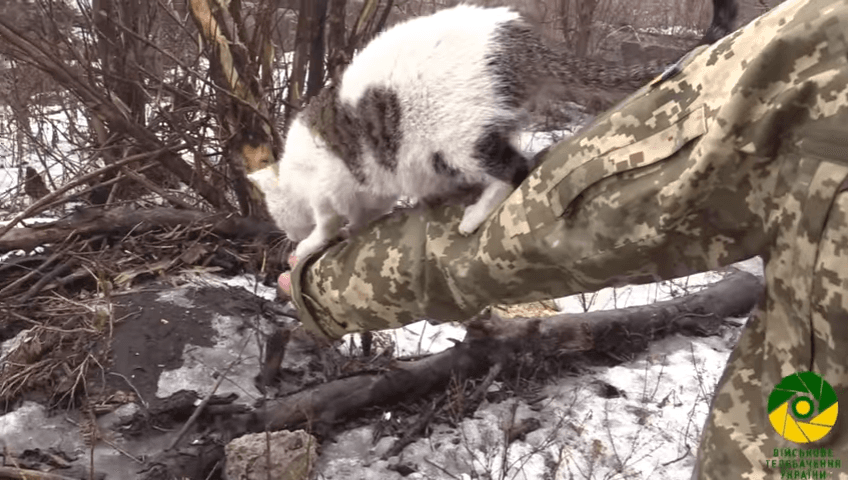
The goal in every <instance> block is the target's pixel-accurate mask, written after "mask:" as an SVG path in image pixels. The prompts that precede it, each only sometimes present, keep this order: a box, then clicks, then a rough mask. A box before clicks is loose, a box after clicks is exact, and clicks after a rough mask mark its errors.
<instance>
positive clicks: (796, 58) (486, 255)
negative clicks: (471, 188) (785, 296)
mask: <svg viewBox="0 0 848 480" xmlns="http://www.w3.org/2000/svg"><path fill="white" fill-rule="evenodd" d="M846 15H848V7H846V5H845V4H844V3H842V2H835V1H826V0H790V1H789V2H786V3H785V4H783V5H781V6H780V7H778V8H776V9H775V10H773V11H771V12H770V13H769V14H767V15H766V16H764V17H761V18H759V19H757V20H755V21H754V22H752V23H751V24H749V25H748V26H746V27H744V28H743V29H741V30H739V31H737V32H735V33H734V34H732V35H731V36H729V37H727V38H725V39H724V40H722V41H720V42H719V43H717V44H715V45H713V46H712V47H710V48H704V49H701V50H699V51H698V52H696V53H695V54H694V55H692V56H690V58H689V59H688V60H687V61H686V62H685V64H684V65H683V68H682V70H681V72H680V73H679V74H677V75H676V76H674V77H672V78H671V79H668V80H665V81H663V82H661V83H658V84H657V85H653V86H646V87H645V88H643V89H642V90H640V91H639V92H637V93H636V94H635V95H633V96H632V97H630V98H629V99H628V100H626V101H625V102H623V103H622V104H620V105H619V106H617V107H616V108H614V109H613V110H612V111H610V112H609V113H607V114H606V115H604V116H602V117H600V118H598V119H597V120H596V121H595V122H594V123H593V124H592V125H591V126H589V127H588V128H587V129H585V130H584V131H582V132H581V133H579V134H578V135H576V136H574V137H572V138H570V139H568V140H567V141H564V142H562V143H560V144H558V145H556V146H555V147H553V148H551V149H550V151H549V152H548V153H547V154H546V155H545V157H544V161H543V162H542V163H541V164H540V165H539V166H538V167H537V168H536V169H535V170H534V171H533V172H532V173H531V175H530V176H529V177H528V178H527V180H526V181H525V182H524V183H523V184H522V185H521V187H520V188H519V189H517V190H516V191H515V192H514V193H513V194H512V195H511V196H510V197H509V198H508V199H507V200H506V201H505V202H504V203H503V205H501V207H500V208H499V209H498V210H496V211H495V212H494V213H493V214H492V215H491V216H490V217H489V219H488V221H487V222H486V223H485V224H483V226H482V227H481V228H480V229H479V230H478V231H477V232H476V233H475V234H474V235H471V236H467V237H466V236H462V235H460V234H459V233H458V231H457V225H458V223H459V221H460V219H461V217H462V208H461V207H455V206H453V207H440V208H431V209H415V210H409V211H402V212H399V213H396V214H394V215H391V216H389V217H387V218H384V219H382V220H381V221H378V222H377V223H375V224H373V225H372V226H371V227H370V228H369V229H367V230H366V231H364V232H362V233H361V234H359V235H357V236H355V237H354V238H351V239H349V240H347V241H345V242H342V243H339V244H336V245H334V246H332V247H330V248H329V249H327V250H326V251H324V252H322V253H321V254H318V255H315V256H313V257H312V258H308V259H304V260H303V261H302V262H301V263H300V264H299V265H298V267H297V268H296V270H295V271H294V272H293V275H292V282H293V285H292V288H293V299H294V302H295V304H296V306H297V307H298V310H299V311H300V313H301V315H302V318H303V321H304V324H305V325H306V326H308V327H311V328H312V329H315V330H317V331H319V332H321V333H323V334H324V335H326V336H329V337H340V336H342V335H343V334H345V333H349V332H357V331H364V330H374V329H383V328H389V327H397V326H401V325H404V324H407V323H410V322H413V321H416V320H419V319H422V318H427V319H431V320H436V321H462V320H466V319H468V318H469V317H470V316H472V315H474V314H475V313H477V312H479V310H480V309H481V308H483V307H485V306H486V305H489V304H492V303H517V302H525V301H531V300H537V299H544V298H551V297H559V296H565V295H570V294H574V293H578V292H585V291H594V290H598V289H600V288H602V287H606V286H611V285H616V284H622V283H643V282H650V281H655V280H657V279H666V278H671V277H677V276H682V275H687V274H691V273H694V272H698V271H704V270H707V269H714V268H717V267H719V266H721V265H726V264H728V263H731V262H735V261H738V260H741V259H745V258H748V257H751V256H754V255H758V254H761V255H764V256H767V257H770V256H773V255H778V254H780V253H781V250H780V249H781V248H788V247H791V248H795V247H794V246H790V245H782V244H778V243H775V242H776V238H777V235H778V232H780V231H790V232H791V234H792V235H791V237H787V238H792V239H793V240H787V241H788V242H793V241H795V240H794V239H795V238H796V237H798V238H802V243H801V244H800V245H801V246H802V247H806V246H808V245H809V242H812V241H814V240H813V239H814V238H816V237H815V236H816V235H819V234H820V233H821V229H822V228H823V227H822V224H823V222H824V217H825V214H826V212H827V210H828V205H829V204H830V203H829V202H831V201H832V199H833V197H834V196H835V194H836V190H837V187H838V185H839V184H840V182H841V181H842V179H843V178H844V177H845V175H846V172H848V165H846V163H845V158H848V156H846V155H845V153H846V152H848V150H847V149H846V148H845V146H843V145H842V144H838V142H837V144H833V143H832V142H830V140H832V139H833V138H837V139H848V122H846V120H848V119H846V116H845V106H846V103H848V99H846V88H845V86H846V84H848V72H846V68H845V62H846V59H845V57H846V43H845V38H846V31H848V29H846V25H848V23H846V22H848V18H846ZM811 132H812V134H811ZM846 145H848V144H846ZM803 242H807V243H803ZM775 249H777V250H775Z"/></svg>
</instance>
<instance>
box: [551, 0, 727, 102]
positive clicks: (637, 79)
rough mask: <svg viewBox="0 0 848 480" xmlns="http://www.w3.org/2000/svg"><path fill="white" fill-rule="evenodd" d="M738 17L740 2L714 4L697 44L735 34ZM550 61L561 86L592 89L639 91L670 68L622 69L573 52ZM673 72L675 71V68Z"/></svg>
mask: <svg viewBox="0 0 848 480" xmlns="http://www.w3.org/2000/svg"><path fill="white" fill-rule="evenodd" d="M737 13H738V5H737V0H713V18H712V22H711V23H710V26H709V27H708V28H707V30H706V31H705V33H704V36H703V37H701V39H700V40H699V42H698V44H697V45H696V46H700V45H708V44H712V43H715V42H716V41H717V40H719V39H721V38H722V37H724V36H725V35H727V34H728V33H730V32H731V31H732V30H733V25H734V23H735V22H736V16H737ZM551 54H552V55H554V56H555V58H548V61H547V62H546V70H547V72H546V73H547V74H548V75H549V76H552V77H554V78H556V79H557V80H558V81H559V82H561V83H563V84H565V85H568V84H574V83H577V84H580V85H585V86H589V87H598V88H603V89H609V88H629V89H633V90H636V89H638V88H640V87H642V86H643V85H645V84H646V83H648V82H649V81H651V80H652V79H654V78H656V77H657V76H659V75H660V74H662V73H663V72H665V71H666V70H667V69H668V68H669V67H670V64H669V62H668V61H666V60H652V61H649V62H644V63H641V64H637V65H629V66H625V65H621V64H618V63H613V62H604V61H601V60H596V59H591V58H586V57H578V56H576V55H574V54H572V53H570V52H558V53H556V54H553V52H551ZM672 68H673V67H672Z"/></svg>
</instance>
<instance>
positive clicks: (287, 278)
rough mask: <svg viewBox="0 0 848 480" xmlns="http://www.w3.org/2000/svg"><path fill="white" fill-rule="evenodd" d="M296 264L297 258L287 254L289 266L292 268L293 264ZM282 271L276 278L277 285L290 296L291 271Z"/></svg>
mask: <svg viewBox="0 0 848 480" xmlns="http://www.w3.org/2000/svg"><path fill="white" fill-rule="evenodd" d="M296 264H297V258H296V257H295V256H294V254H291V255H289V266H290V267H291V268H292V270H294V266H295V265H296ZM292 270H289V271H288V272H283V273H281V274H280V276H279V278H277V286H278V287H279V289H280V291H281V292H283V293H284V294H285V295H286V296H287V297H289V298H291V272H292Z"/></svg>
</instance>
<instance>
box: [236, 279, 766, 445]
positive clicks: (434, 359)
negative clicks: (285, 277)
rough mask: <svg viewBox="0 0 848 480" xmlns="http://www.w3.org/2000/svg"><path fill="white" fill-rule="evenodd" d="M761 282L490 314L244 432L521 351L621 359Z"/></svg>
mask: <svg viewBox="0 0 848 480" xmlns="http://www.w3.org/2000/svg"><path fill="white" fill-rule="evenodd" d="M762 291H763V283H762V281H761V280H760V279H759V278H758V277H756V276H754V275H751V274H748V273H745V272H736V273H733V274H731V275H729V276H728V277H727V278H725V279H723V280H721V281H719V282H717V283H715V284H714V285H712V286H710V287H708V288H706V289H704V290H702V291H700V292H697V293H694V294H690V295H686V296H683V297H679V298H675V299H672V300H668V301H665V302H657V303H654V304H651V305H645V306H638V307H629V308H623V309H618V310H610V311H601V312H591V313H583V314H560V315H556V316H553V317H550V318H545V319H539V318H533V319H522V318H515V319H503V318H499V317H497V316H495V315H492V316H491V317H489V318H481V319H478V320H476V321H474V322H471V323H470V324H469V332H468V338H467V339H466V341H464V342H461V343H458V344H457V345H456V346H455V347H453V348H450V349H448V350H446V351H444V352H441V353H438V354H435V355H432V356H429V357H426V358H423V359H420V360H413V361H397V362H396V363H395V365H394V367H395V368H394V369H393V370H391V371H387V372H384V373H368V374H362V375H355V376H350V377H347V378H342V379H339V380H335V381H332V382H328V383H325V384H322V385H318V386H315V387H312V388H308V389H306V390H302V391H300V392H297V393H294V394H291V395H289V396H286V397H282V398H277V399H274V400H270V401H269V402H267V403H266V404H265V405H264V407H263V408H261V409H258V410H256V411H254V412H252V413H250V414H247V416H246V417H245V418H243V421H244V424H245V428H246V430H247V431H252V432H256V431H263V430H265V429H268V430H272V431H273V430H281V429H294V428H300V427H304V426H307V427H312V428H313V429H315V428H316V427H318V428H321V427H322V426H324V427H326V426H329V425H331V424H333V423H335V422H336V421H338V420H341V419H344V418H345V417H348V416H350V415H352V414H354V413H356V412H358V411H360V410H362V409H363V408H366V407H371V406H379V405H386V404H391V403H397V402H401V401H404V400H406V399H410V398H415V397H419V396H421V395H424V394H426V393H428V392H430V391H432V390H434V389H436V388H440V387H443V386H444V385H446V384H447V382H448V381H449V380H450V379H451V378H452V377H454V376H458V377H464V378H467V377H470V376H477V375H483V374H485V373H486V372H487V371H488V370H489V368H490V367H491V366H492V365H493V364H495V363H497V362H503V363H504V364H508V362H509V358H510V356H512V355H515V354H516V353H519V352H522V351H530V352H535V353H540V354H550V355H556V354H562V353H575V352H589V351H591V352H594V353H597V354H602V355H606V356H609V357H612V358H614V359H619V360H621V359H624V358H627V357H632V356H633V355H635V354H637V353H639V352H641V351H644V350H645V349H646V348H647V346H648V344H649V343H650V342H651V341H656V340H658V339H661V338H663V337H666V336H668V335H671V334H674V333H682V334H687V335H698V336H704V335H707V334H711V333H715V332H717V331H718V328H719V327H720V326H721V324H722V322H723V321H724V318H726V317H729V316H737V315H743V314H745V313H747V312H749V311H750V310H751V309H752V308H753V307H754V306H755V305H756V303H757V302H758V300H759V298H760V296H761V294H762Z"/></svg>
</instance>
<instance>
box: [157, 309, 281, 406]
mask: <svg viewBox="0 0 848 480" xmlns="http://www.w3.org/2000/svg"><path fill="white" fill-rule="evenodd" d="M174 298H175V299H177V300H178V299H179V297H174ZM178 301H179V300H178ZM177 304H178V305H179V303H177ZM259 321H260V322H263V323H264V320H261V319H259ZM243 326H244V319H243V318H234V317H227V316H223V315H214V316H213V317H212V328H214V329H215V331H216V335H215V339H214V340H215V345H213V346H211V347H201V346H197V345H191V344H187V345H186V346H185V351H184V352H183V355H182V357H183V365H182V366H181V367H180V368H177V369H175V370H165V371H163V372H162V374H161V375H160V376H159V383H158V389H157V392H156V396H157V397H159V398H165V397H168V396H170V395H172V394H174V393H176V392H178V391H180V390H183V389H185V390H194V391H196V392H197V393H198V394H199V395H200V396H201V397H203V396H206V395H208V394H209V393H210V392H211V391H212V388H213V387H214V386H215V383H216V382H217V380H218V376H219V375H221V374H223V373H224V371H226V370H227V368H230V371H229V373H228V374H227V377H226V379H225V380H224V381H223V382H222V383H221V385H220V386H219V387H218V389H217V390H216V391H215V393H216V394H218V395H227V394H230V393H235V394H237V395H238V396H239V398H241V399H242V400H243V401H248V399H256V398H258V397H259V396H261V395H260V393H259V392H258V391H257V390H256V387H255V386H254V385H253V382H252V379H253V376H254V375H255V374H256V372H258V371H259V359H260V355H259V344H260V343H261V340H260V339H258V338H256V337H255V336H254V335H253V334H252V333H250V331H249V330H246V329H244V328H243ZM265 330H268V331H270V328H267V326H266V328H265ZM230 365H232V367H230Z"/></svg>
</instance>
